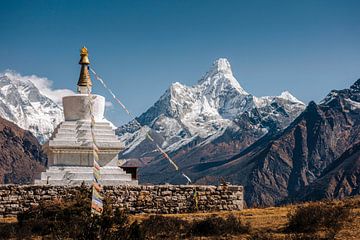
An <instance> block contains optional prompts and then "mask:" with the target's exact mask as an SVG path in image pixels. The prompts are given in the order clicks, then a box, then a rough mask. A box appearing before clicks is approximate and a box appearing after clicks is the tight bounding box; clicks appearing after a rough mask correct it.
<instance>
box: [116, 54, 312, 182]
mask: <svg viewBox="0 0 360 240" xmlns="http://www.w3.org/2000/svg"><path fill="white" fill-rule="evenodd" d="M304 108H305V105H304V104H303V103H302V102H301V101H299V100H297V99H296V98H295V97H293V96H292V95H291V94H290V93H289V92H283V93H282V94H281V95H279V96H266V97H256V96H253V95H252V94H249V93H247V92H246V91H245V90H244V89H243V88H242V87H241V86H240V84H239V83H238V81H237V80H236V79H235V77H234V76H233V74H232V70H231V66H230V63H229V62H228V60H226V59H223V58H221V59H218V60H217V61H215V62H214V64H213V65H212V67H211V68H210V70H209V71H208V72H207V73H206V74H205V75H204V76H203V77H202V78H201V80H200V81H199V82H198V83H197V84H196V85H194V86H192V87H188V86H185V85H182V84H180V83H174V84H172V85H171V87H170V88H169V89H168V90H167V91H166V92H165V94H164V95H163V96H161V98H160V99H159V100H158V101H157V102H156V103H155V104H154V105H153V106H152V107H151V108H149V109H148V110H147V111H146V112H145V113H143V114H142V115H141V116H139V117H138V118H137V120H138V121H139V122H140V123H141V124H142V125H146V127H143V129H139V128H138V127H137V126H136V125H135V124H134V123H133V122H130V123H129V124H126V125H124V126H122V127H120V128H119V129H118V130H117V134H118V135H119V136H120V139H121V140H122V141H123V142H124V143H125V144H126V148H127V149H126V151H125V152H124V154H123V156H121V157H122V158H133V157H136V158H142V159H143V161H144V162H150V161H151V164H149V165H148V166H147V167H145V168H143V169H142V170H141V172H140V174H141V179H142V181H145V182H156V183H157V182H178V181H180V182H183V181H184V179H177V177H178V176H177V175H176V173H174V172H172V169H171V167H170V166H169V165H168V163H167V162H166V160H164V159H163V158H162V157H159V153H157V152H154V149H155V148H154V144H153V143H151V142H149V141H148V140H146V138H145V133H146V131H150V132H151V134H152V136H153V138H154V139H155V140H156V142H157V143H158V144H159V145H160V146H162V147H163V148H164V149H165V150H166V151H167V152H168V153H169V154H170V155H171V156H172V157H173V158H174V159H175V160H176V162H177V163H178V164H179V165H180V166H181V167H184V166H188V165H193V164H197V163H200V162H213V161H219V160H221V159H227V158H228V157H230V156H232V155H233V154H235V153H238V152H239V149H243V148H246V147H247V146H249V145H250V144H252V143H253V142H254V141H256V140H257V139H259V138H260V137H262V136H264V135H265V134H266V133H268V132H277V131H279V130H281V129H283V128H284V127H286V126H287V125H288V124H289V123H290V122H291V121H292V120H294V119H295V117H297V116H298V115H299V114H300V113H301V112H302V111H303V109H304ZM168 171H169V172H168ZM159 173H160V174H159ZM154 174H156V175H154Z"/></svg>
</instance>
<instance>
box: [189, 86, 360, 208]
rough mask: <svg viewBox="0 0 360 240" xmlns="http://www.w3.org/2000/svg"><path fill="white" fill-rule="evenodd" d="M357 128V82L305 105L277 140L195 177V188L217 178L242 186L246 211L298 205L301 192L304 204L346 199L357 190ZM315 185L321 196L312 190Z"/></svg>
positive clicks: (270, 139)
mask: <svg viewBox="0 0 360 240" xmlns="http://www.w3.org/2000/svg"><path fill="white" fill-rule="evenodd" d="M359 123H360V80H358V81H356V82H355V83H354V84H353V85H352V86H351V87H350V88H349V89H344V90H338V91H337V90H334V91H331V93H330V94H329V95H328V96H327V97H326V98H325V99H324V100H323V101H322V102H321V103H320V104H319V105H317V104H316V103H314V102H310V103H309V105H308V106H307V108H306V109H305V111H304V112H303V113H302V114H301V115H300V116H299V117H298V118H297V119H295V120H294V122H292V123H291V124H290V126H289V127H288V128H286V129H285V130H284V131H283V132H281V133H280V134H275V135H267V136H265V137H264V138H262V139H260V140H259V141H257V142H256V143H254V144H253V145H251V146H250V147H249V148H247V149H246V150H244V151H243V152H241V153H240V154H238V155H235V156H234V157H232V158H230V159H228V160H226V161H224V162H221V163H219V164H217V165H216V166H207V167H208V168H207V169H206V170H205V171H198V172H196V176H197V182H202V183H214V182H216V181H219V179H220V178H221V177H223V178H224V179H226V180H227V181H230V182H232V183H238V184H243V185H244V186H245V192H246V195H245V198H246V202H247V203H248V204H249V205H273V204H277V203H281V202H283V201H288V200H291V199H294V198H296V199H299V198H300V197H299V196H301V195H303V194H304V192H307V193H306V197H305V198H306V199H311V198H315V197H316V195H319V194H323V196H325V195H326V196H331V197H341V196H343V195H351V194H352V192H356V191H358V190H356V189H357V188H358V186H359V185H358V183H359V182H358V181H359V171H358V166H356V164H357V165H358V161H357V159H356V157H357V155H356V154H357V153H356V151H357V150H356V149H357V145H354V144H355V143H357V142H359V141H360V134H359V133H360V124H359ZM351 148H354V149H353V150H349V151H350V152H349V153H347V154H345V153H344V152H345V151H346V150H347V149H351ZM343 154H345V155H343ZM353 154H354V155H353ZM204 168H206V166H203V167H202V169H204ZM194 169H195V170H196V169H198V168H196V167H194V168H192V169H189V170H188V171H195V170H194ZM319 184H320V186H321V188H323V190H322V193H318V192H317V191H316V190H315V189H319ZM333 188H334V189H333Z"/></svg>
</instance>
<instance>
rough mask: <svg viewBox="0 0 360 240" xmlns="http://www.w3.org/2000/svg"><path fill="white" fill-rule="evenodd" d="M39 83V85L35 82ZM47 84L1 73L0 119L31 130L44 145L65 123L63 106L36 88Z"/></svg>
mask: <svg viewBox="0 0 360 240" xmlns="http://www.w3.org/2000/svg"><path fill="white" fill-rule="evenodd" d="M36 80H38V82H34V81H36ZM43 80H44V79H41V78H37V77H36V76H21V75H20V74H18V73H16V72H14V71H9V70H8V71H5V72H4V73H0V116H1V117H2V118H5V119H7V120H9V121H11V122H14V123H15V124H17V125H18V126H20V127H21V128H23V129H26V130H30V131H31V132H32V133H33V134H34V135H35V136H36V137H37V138H38V140H39V141H40V143H44V142H45V141H46V140H47V139H48V138H49V137H50V136H51V134H52V132H53V130H54V128H55V127H56V126H57V125H58V124H59V123H60V122H61V121H62V119H63V113H62V108H61V106H60V105H59V104H57V103H56V102H55V101H53V100H51V99H50V98H49V97H47V96H45V94H43V93H41V92H40V89H39V88H38V87H37V86H36V84H38V86H39V83H44V81H43ZM39 81H42V82H39ZM42 90H49V89H48V88H44V89H42ZM60 91H61V92H60ZM65 92H68V93H70V92H71V91H70V90H65ZM49 93H50V92H49ZM53 93H54V92H53ZM62 93H63V91H62V90H58V91H57V92H56V93H55V94H56V97H59V96H60V95H59V94H62Z"/></svg>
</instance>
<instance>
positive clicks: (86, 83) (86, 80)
mask: <svg viewBox="0 0 360 240" xmlns="http://www.w3.org/2000/svg"><path fill="white" fill-rule="evenodd" d="M80 57H81V58H80V61H79V64H80V65H81V70H80V76H79V81H78V83H77V86H78V87H77V90H78V92H79V93H84V94H86V93H90V92H91V86H92V83H91V78H90V73H89V69H88V65H89V64H90V61H89V53H88V50H87V48H86V47H83V48H81V50H80Z"/></svg>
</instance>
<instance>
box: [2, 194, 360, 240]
mask: <svg viewBox="0 0 360 240" xmlns="http://www.w3.org/2000/svg"><path fill="white" fill-rule="evenodd" d="M323 203H324V204H325V205H332V206H340V205H341V206H346V207H347V208H350V209H351V210H350V218H349V220H348V221H346V222H345V224H344V225H343V226H342V228H341V230H340V231H339V232H338V233H337V234H336V237H335V239H339V240H340V239H341V240H346V239H360V196H357V197H353V198H347V199H345V200H334V201H325V202H323ZM310 204H311V203H303V204H297V205H286V206H282V207H268V208H249V209H244V210H242V211H231V212H226V211H223V212H211V213H200V212H198V213H188V214H166V215H161V216H162V217H165V218H177V219H181V220H185V221H187V222H189V223H191V222H196V221H201V220H204V219H207V218H209V217H212V216H214V215H215V216H217V217H222V218H224V219H226V218H228V217H229V216H230V215H234V216H235V217H237V218H239V219H240V220H241V223H242V224H244V225H246V224H248V225H250V227H251V231H250V233H247V234H238V235H236V236H231V235H226V236H225V235H224V236H201V237H196V236H195V237H194V236H192V237H191V238H190V239H251V240H255V239H258V240H265V239H266V240H267V239H291V240H298V239H301V240H303V239H317V238H291V236H290V235H288V234H285V233H284V229H285V227H286V225H287V223H288V214H289V213H291V212H294V211H295V210H296V209H298V208H299V207H304V206H308V205H310ZM151 216H152V215H148V214H139V215H130V216H129V222H130V223H133V222H135V221H137V222H138V223H142V222H144V221H146V220H148V219H149V218H150V217H151ZM16 222H17V220H16V218H7V219H0V223H3V224H4V223H9V224H13V223H16ZM154 227H156V226H154ZM256 233H259V234H256ZM170 235H171V234H170ZM320 235H321V233H320ZM0 238H1V237H0ZM32 239H41V238H36V237H34V238H32ZM150 239H158V238H150ZM166 239H168V238H166ZM176 239H178V238H176ZM322 239H324V238H322Z"/></svg>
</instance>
